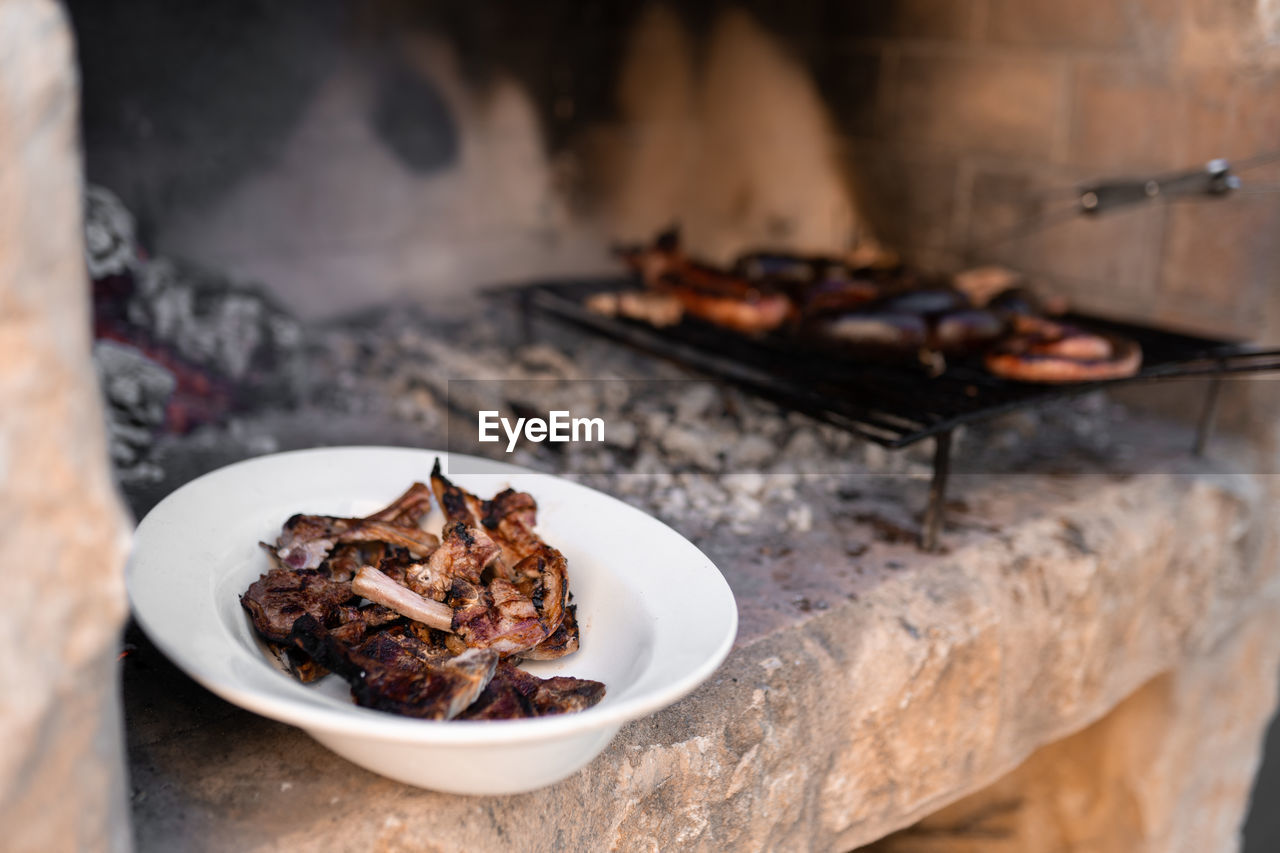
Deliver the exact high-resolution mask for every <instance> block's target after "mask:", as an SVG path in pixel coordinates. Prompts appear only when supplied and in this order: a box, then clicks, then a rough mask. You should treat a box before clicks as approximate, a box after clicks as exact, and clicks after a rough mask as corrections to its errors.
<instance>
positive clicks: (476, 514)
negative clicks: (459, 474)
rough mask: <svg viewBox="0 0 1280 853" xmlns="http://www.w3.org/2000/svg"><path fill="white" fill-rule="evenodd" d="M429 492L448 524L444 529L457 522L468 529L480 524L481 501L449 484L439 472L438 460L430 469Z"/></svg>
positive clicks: (481, 513)
mask: <svg viewBox="0 0 1280 853" xmlns="http://www.w3.org/2000/svg"><path fill="white" fill-rule="evenodd" d="M431 490H432V491H433V492H434V493H435V496H436V503H438V504H440V510H441V511H442V512H443V513H444V518H445V521H446V522H448V523H447V524H446V525H445V527H446V528H447V527H448V526H449V524H454V523H458V522H462V523H463V524H466V525H468V526H470V527H475V526H477V525H478V524H479V523H480V517H481V515H483V512H484V510H483V507H482V505H481V503H482V502H481V500H480V499H479V498H477V497H476V496H475V495H473V494H471V493H470V492H468V491H466V490H465V489H460V488H458V487H457V486H455V485H454V484H453V483H451V482H449V480H448V479H447V478H446V477H445V476H444V473H443V472H441V470H440V460H439V458H437V459H436V464H435V465H434V466H432V468H431Z"/></svg>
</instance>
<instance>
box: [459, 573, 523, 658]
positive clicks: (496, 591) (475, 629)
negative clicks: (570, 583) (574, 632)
mask: <svg viewBox="0 0 1280 853" xmlns="http://www.w3.org/2000/svg"><path fill="white" fill-rule="evenodd" d="M445 603H447V604H448V605H449V606H450V607H452V608H453V626H452V627H453V632H454V633H455V634H457V635H458V636H459V637H461V638H462V639H463V640H464V641H465V642H466V644H467V645H468V646H471V647H473V648H483V649H493V650H494V651H496V652H498V654H500V655H502V656H503V657H506V656H508V655H514V654H520V653H521V652H527V651H529V649H532V648H533V647H534V646H536V645H538V644H539V643H541V642H542V641H543V640H545V639H546V638H547V634H548V632H547V630H546V628H544V627H543V625H542V623H541V622H540V621H539V619H538V610H537V608H536V607H534V604H533V601H532V600H530V599H529V598H528V597H527V596H525V595H523V594H521V593H520V591H519V590H518V589H516V587H515V585H514V584H512V583H511V582H509V581H504V580H502V579H501V578H495V579H494V580H493V581H492V582H491V583H490V584H489V586H488V587H484V586H481V585H480V584H477V583H472V582H470V581H467V580H465V579H463V578H460V577H459V578H454V581H453V585H452V586H451V587H450V588H449V593H448V596H447V597H446V598H445Z"/></svg>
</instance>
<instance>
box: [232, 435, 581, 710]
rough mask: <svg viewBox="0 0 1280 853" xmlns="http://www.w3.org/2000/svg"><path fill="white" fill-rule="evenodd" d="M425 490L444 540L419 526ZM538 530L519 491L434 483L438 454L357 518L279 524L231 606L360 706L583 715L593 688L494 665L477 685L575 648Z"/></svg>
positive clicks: (555, 560)
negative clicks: (478, 492) (256, 571)
mask: <svg viewBox="0 0 1280 853" xmlns="http://www.w3.org/2000/svg"><path fill="white" fill-rule="evenodd" d="M432 494H435V495H436V496H437V498H438V500H439V501H440V503H441V506H442V507H443V508H444V511H445V515H446V518H447V522H446V525H445V530H444V534H443V537H442V540H438V539H437V538H436V537H435V536H433V535H432V534H430V533H427V532H425V531H423V530H422V529H421V528H420V527H418V524H419V522H420V521H421V519H422V518H423V517H424V516H425V515H426V513H427V511H428V510H429V506H430V500H431V495H432ZM536 523H537V504H536V502H535V501H534V500H533V498H532V497H531V496H530V495H528V494H525V493H523V492H517V491H514V490H512V489H506V490H505V491H503V492H500V493H499V494H497V495H495V496H494V498H493V499H491V500H481V499H480V498H478V497H476V496H475V495H472V494H471V493H469V492H467V491H465V490H464V489H460V488H458V487H457V486H455V485H453V484H452V483H450V482H449V481H448V480H447V479H445V478H444V476H443V475H442V474H441V473H440V465H439V461H438V460H437V462H436V466H435V469H434V471H433V472H432V484H431V488H428V487H427V486H426V485H424V484H422V483H415V484H414V485H413V486H412V487H411V488H410V489H409V490H408V491H406V492H405V493H404V494H403V495H401V496H400V497H399V498H398V499H397V500H396V501H395V502H394V503H393V504H391V505H390V506H388V507H386V508H384V509H382V510H379V511H378V512H377V513H374V514H373V515H370V516H368V517H366V518H339V517H335V516H319V515H295V516H293V517H292V518H290V519H289V520H288V521H287V522H286V523H285V526H284V528H283V530H282V532H281V535H280V538H279V539H278V541H277V543H276V544H275V545H274V546H273V545H266V544H264V545H263V548H264V549H265V550H266V552H267V554H268V557H269V559H270V560H271V564H272V568H271V569H270V570H269V571H268V572H267V574H265V575H263V576H262V577H260V578H259V579H258V580H257V581H255V582H254V583H253V584H251V585H250V586H249V589H248V590H246V591H245V593H244V595H243V596H241V603H242V604H243V606H244V608H245V610H246V611H248V613H249V615H250V618H251V620H252V622H253V625H254V628H255V630H256V631H257V632H258V633H259V634H260V635H261V636H262V637H263V638H264V640H266V641H267V642H268V644H270V645H271V646H272V648H273V650H274V651H276V653H277V654H278V655H280V657H281V659H282V660H283V661H284V662H285V664H286V666H287V667H288V669H289V671H290V672H291V673H293V675H294V676H295V677H297V678H298V679H299V680H301V681H304V682H308V681H314V680H315V679H317V678H320V677H323V676H324V675H327V674H328V673H330V672H333V673H336V674H338V675H339V676H341V677H342V678H343V679H345V680H346V681H347V682H348V683H349V684H350V685H351V691H352V696H353V697H354V698H355V701H356V702H357V703H358V704H360V705H363V706H365V707H369V708H376V709H380V710H386V711H390V712H393V713H398V714H402V715H406V716H413V717H421V718H429V719H450V718H452V717H455V716H457V715H459V714H461V713H462V712H463V711H464V709H468V707H469V706H472V705H473V704H474V705H475V707H474V708H470V710H468V711H467V713H468V719H511V718H517V717H527V716H538V715H542V714H548V713H560V712H563V711H571V710H581V709H582V708H586V707H589V706H590V705H592V704H594V703H595V702H597V701H599V699H600V697H601V696H602V695H603V691H604V687H603V685H600V684H598V683H596V682H590V681H582V680H579V679H571V678H555V679H545V680H544V679H539V678H536V677H534V676H532V675H529V674H528V673H524V672H521V671H520V670H518V669H516V668H515V667H514V666H513V665H507V664H502V667H503V668H502V669H501V673H502V675H501V678H500V680H499V681H498V682H497V683H496V684H495V685H494V686H493V688H492V690H487V691H486V685H488V684H489V682H490V679H491V677H492V676H493V673H494V672H495V667H498V666H499V664H500V661H501V659H502V658H504V657H508V656H524V657H529V658H531V659H538V660H547V659H552V658H557V657H562V656H564V655H567V654H570V653H572V652H573V651H576V650H577V648H578V643H579V633H578V625H577V619H576V613H575V610H574V608H573V607H572V606H567V601H568V599H569V593H568V574H567V570H566V566H565V559H564V555H563V554H561V553H560V552H559V551H557V550H556V549H554V548H552V547H550V546H549V545H547V544H546V543H545V542H543V541H542V540H541V539H540V538H539V537H538V535H537V534H536V533H535V532H534V528H535V525H536ZM295 564H296V565H295ZM375 566H376V568H375ZM362 599H367V600H368V602H370V603H367V604H361V600H362ZM482 694H483V696H484V698H483V701H477V697H481V696H482Z"/></svg>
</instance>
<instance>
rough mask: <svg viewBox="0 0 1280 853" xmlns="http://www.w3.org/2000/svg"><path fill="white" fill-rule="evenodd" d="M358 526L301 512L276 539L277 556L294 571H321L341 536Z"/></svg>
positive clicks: (287, 523) (354, 521) (341, 520)
mask: <svg viewBox="0 0 1280 853" xmlns="http://www.w3.org/2000/svg"><path fill="white" fill-rule="evenodd" d="M358 523H359V521H358V520H357V519H353V518H335V517H334V516H331V515H303V514H301V513H299V514H298V515H295V516H293V517H292V518H290V519H289V520H288V521H286V522H285V523H284V528H283V529H282V530H281V531H280V538H279V539H277V540H276V554H277V555H278V556H279V558H280V559H281V560H282V561H283V562H284V564H285V565H286V566H288V567H289V568H291V569H315V568H318V567H319V566H320V564H321V563H323V562H324V561H325V559H326V558H327V557H328V556H329V551H330V550H331V549H332V548H333V545H334V543H335V542H336V541H337V539H338V536H340V535H341V534H342V533H343V532H345V531H346V530H348V529H349V528H351V527H353V526H355V525H356V524H358Z"/></svg>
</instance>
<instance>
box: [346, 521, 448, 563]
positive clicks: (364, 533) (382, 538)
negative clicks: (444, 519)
mask: <svg viewBox="0 0 1280 853" xmlns="http://www.w3.org/2000/svg"><path fill="white" fill-rule="evenodd" d="M335 541H336V542H342V543H350V542H382V543H385V544H388V545H393V546H395V547H398V548H404V549H405V550H406V551H408V552H409V553H410V554H411V555H412V556H414V557H416V558H418V559H420V560H425V559H426V558H427V557H430V556H431V555H432V553H434V552H435V550H436V549H437V548H439V547H440V540H439V539H438V538H437V537H436V535H435V534H434V533H428V532H426V531H425V530H420V529H418V528H417V527H406V526H404V525H401V524H393V523H391V522H389V521H362V522H360V523H359V524H356V525H354V526H352V527H351V528H350V529H348V530H345V531H343V532H342V533H340V534H338V537H337V539H336V540H335Z"/></svg>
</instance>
